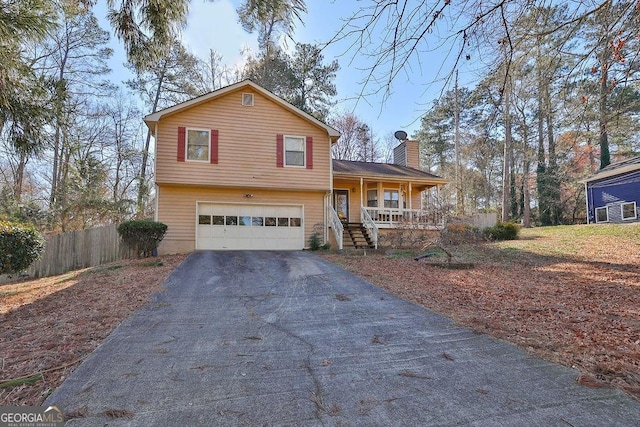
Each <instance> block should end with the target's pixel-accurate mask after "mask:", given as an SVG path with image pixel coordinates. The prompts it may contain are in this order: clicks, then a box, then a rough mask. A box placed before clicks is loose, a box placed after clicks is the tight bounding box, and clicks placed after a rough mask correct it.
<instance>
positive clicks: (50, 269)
mask: <svg viewBox="0 0 640 427" xmlns="http://www.w3.org/2000/svg"><path fill="white" fill-rule="evenodd" d="M127 252H128V251H127V250H126V248H125V245H124V244H123V243H122V242H121V241H120V236H119V235H118V231H117V230H116V225H107V226H104V227H95V228H90V229H87V230H78V231H72V232H69V233H61V234H54V235H51V236H49V237H47V238H46V243H45V247H44V253H43V254H42V257H41V258H40V259H39V260H38V261H36V262H34V263H33V264H31V266H30V267H29V268H28V269H27V274H28V275H29V276H31V277H47V276H54V275H56V274H63V273H66V272H67V271H71V270H79V269H81V268H87V267H94V266H96V265H100V264H105V263H108V262H113V261H118V260H120V259H123V258H127V257H128V256H127V255H128V253H127Z"/></svg>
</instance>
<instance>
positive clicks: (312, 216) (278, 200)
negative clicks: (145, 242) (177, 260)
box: [157, 185, 325, 254]
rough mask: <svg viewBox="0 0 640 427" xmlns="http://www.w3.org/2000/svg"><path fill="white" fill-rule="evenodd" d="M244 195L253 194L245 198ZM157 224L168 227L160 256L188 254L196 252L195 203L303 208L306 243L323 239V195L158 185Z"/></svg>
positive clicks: (253, 189) (160, 248)
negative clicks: (314, 235) (312, 238)
mask: <svg viewBox="0 0 640 427" xmlns="http://www.w3.org/2000/svg"><path fill="white" fill-rule="evenodd" d="M245 194H252V195H253V197H251V198H247V197H245ZM157 197H158V209H157V220H158V221H160V222H162V223H165V224H167V226H168V229H167V234H166V235H165V237H164V239H163V240H162V242H161V244H160V247H159V248H158V251H159V253H160V254H167V253H187V252H191V251H193V250H194V249H195V240H196V225H195V223H196V202H220V203H258V204H293V205H303V206H304V232H305V242H308V239H309V236H311V234H312V233H313V232H314V231H316V232H318V233H319V234H320V237H321V239H322V238H324V235H323V231H322V230H323V229H322V228H320V229H318V228H316V229H314V226H315V225H316V224H324V197H325V193H324V192H300V191H278V190H261V189H256V188H251V189H224V188H205V187H185V186H173V185H161V186H159V187H158V194H157Z"/></svg>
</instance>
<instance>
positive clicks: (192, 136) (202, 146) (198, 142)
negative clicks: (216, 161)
mask: <svg viewBox="0 0 640 427" xmlns="http://www.w3.org/2000/svg"><path fill="white" fill-rule="evenodd" d="M210 141H211V137H210V134H209V131H208V130H203V129H188V130H187V160H190V161H196V162H208V161H209V150H210V146H209V143H210Z"/></svg>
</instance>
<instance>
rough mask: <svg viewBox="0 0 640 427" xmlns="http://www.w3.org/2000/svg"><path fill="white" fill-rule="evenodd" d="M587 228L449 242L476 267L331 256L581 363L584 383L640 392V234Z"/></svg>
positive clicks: (526, 344)
mask: <svg viewBox="0 0 640 427" xmlns="http://www.w3.org/2000/svg"><path fill="white" fill-rule="evenodd" d="M639 229H640V228H639ZM578 231H580V229H578ZM545 232H546V231H545ZM585 234H586V235H584V236H569V237H566V236H558V235H555V234H552V233H551V234H549V235H548V236H535V238H531V237H530V238H528V239H523V240H522V241H515V242H513V243H508V244H505V243H500V244H478V245H466V246H460V247H451V248H450V249H451V250H452V252H454V253H455V254H456V256H457V257H458V258H460V259H461V260H462V261H467V262H474V263H475V268H473V269H470V270H447V269H442V268H438V267H436V266H434V265H432V264H433V263H438V262H441V260H438V259H432V258H428V259H427V260H420V261H414V260H413V259H412V257H413V255H409V256H407V257H404V258H402V257H398V256H397V254H395V255H392V254H389V255H387V254H380V253H378V254H372V253H368V254H367V256H359V255H357V254H351V255H345V254H326V255H325V257H326V258H327V259H329V260H332V261H339V264H340V265H341V266H343V267H344V268H346V269H348V270H349V271H351V272H352V273H354V274H356V275H359V276H361V277H363V278H365V279H366V280H369V281H370V282H372V283H373V284H375V285H377V286H379V287H381V288H383V289H385V290H387V291H389V292H391V293H394V294H396V295H398V296H400V297H402V298H405V299H407V300H410V301H413V302H415V303H418V304H421V305H423V306H425V307H427V308H429V309H431V310H434V311H436V312H439V313H441V314H443V315H446V316H448V317H451V318H453V319H454V320H456V321H457V322H458V323H459V324H462V325H466V326H469V327H471V328H473V329H474V330H476V331H479V332H484V333H488V334H490V335H493V336H495V337H498V338H501V339H504V340H507V341H510V342H512V343H514V344H516V345H519V346H521V347H523V348H525V349H527V350H528V351H531V352H533V353H536V354H538V355H539V356H542V357H544V358H546V359H548V360H551V361H553V362H557V363H562V364H564V365H566V366H570V367H574V368H577V369H578V370H580V371H581V372H582V373H583V376H581V377H579V378H580V379H579V382H581V383H583V382H585V383H588V384H585V385H589V386H593V384H595V383H593V382H590V381H591V379H595V380H597V381H598V383H597V384H605V385H610V386H615V387H619V388H622V389H624V390H626V391H627V392H629V393H631V394H634V395H636V396H638V397H640V393H638V391H639V390H640V310H638V307H640V253H639V252H638V251H637V241H636V240H635V238H634V237H633V233H630V237H629V238H628V239H627V238H620V237H616V238H613V237H611V236H599V235H595V236H592V235H588V234H587V233H585ZM414 255H415V254H414ZM390 271H392V272H393V275H389V272H390Z"/></svg>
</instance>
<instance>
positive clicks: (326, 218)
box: [323, 136, 333, 244]
mask: <svg viewBox="0 0 640 427" xmlns="http://www.w3.org/2000/svg"><path fill="white" fill-rule="evenodd" d="M332 144H333V143H332V142H331V136H329V193H327V194H325V198H324V200H325V202H324V205H325V206H324V227H323V228H324V242H325V244H326V243H329V208H330V207H331V197H332V195H333V156H332V155H331V153H332V151H331V145H332Z"/></svg>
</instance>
